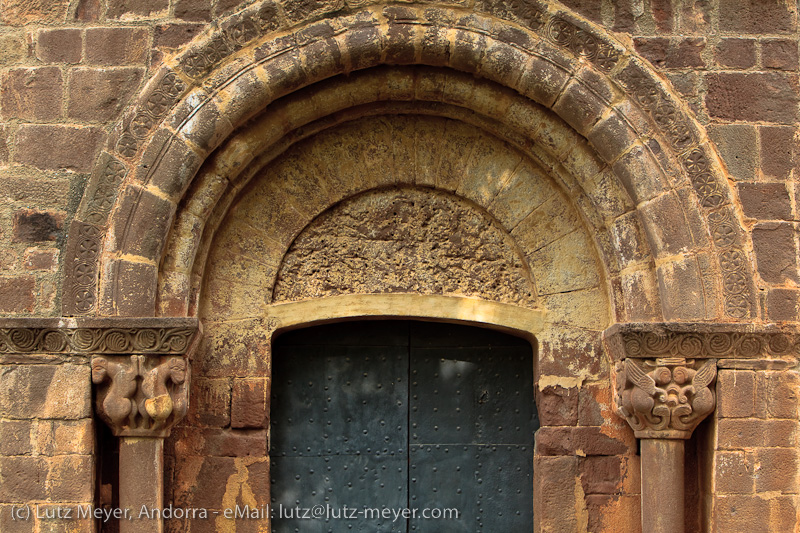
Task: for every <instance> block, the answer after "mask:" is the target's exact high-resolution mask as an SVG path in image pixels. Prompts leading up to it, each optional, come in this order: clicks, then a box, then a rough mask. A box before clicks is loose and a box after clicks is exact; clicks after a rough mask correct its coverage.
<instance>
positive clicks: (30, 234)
mask: <svg viewBox="0 0 800 533" xmlns="http://www.w3.org/2000/svg"><path fill="white" fill-rule="evenodd" d="M63 229H64V213H61V212H52V211H35V210H33V209H22V210H20V211H17V212H16V213H14V238H13V240H14V241H15V242H46V241H55V240H56V239H58V238H59V237H60V236H61V232H62V230H63Z"/></svg>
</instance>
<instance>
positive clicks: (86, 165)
mask: <svg viewBox="0 0 800 533" xmlns="http://www.w3.org/2000/svg"><path fill="white" fill-rule="evenodd" d="M104 139H105V133H104V132H103V131H102V130H101V129H99V128H92V127H74V126H61V125H55V124H53V125H45V124H22V125H21V126H20V127H19V130H18V131H17V152H16V156H15V159H16V161H17V162H18V163H23V164H26V165H32V166H34V167H37V168H41V169H51V170H74V171H76V172H89V171H90V170H91V169H92V165H94V160H95V157H96V154H97V151H98V150H99V149H100V145H101V144H102V142H103V140H104ZM44 146H46V147H47V149H46V150H43V149H42V147H44Z"/></svg>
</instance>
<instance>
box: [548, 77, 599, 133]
mask: <svg viewBox="0 0 800 533" xmlns="http://www.w3.org/2000/svg"><path fill="white" fill-rule="evenodd" d="M608 107H609V104H608V103H607V102H605V101H603V100H602V99H601V98H599V97H597V96H596V95H595V93H594V92H593V91H591V90H589V88H587V87H586V85H584V84H582V83H580V82H578V81H573V82H571V83H569V84H568V85H567V87H566V88H565V89H564V90H563V91H562V93H561V95H560V96H559V97H558V100H556V102H555V104H554V105H553V107H552V109H553V111H554V112H555V113H556V114H558V115H559V116H560V117H561V118H562V119H563V120H564V121H566V122H567V123H568V124H569V125H571V126H572V127H573V128H575V129H576V130H577V131H578V132H579V133H580V134H582V135H586V134H587V133H588V132H589V131H590V130H591V129H592V126H594V124H595V123H596V122H597V121H598V119H599V118H600V117H601V116H603V113H605V111H606V109H607V108H608Z"/></svg>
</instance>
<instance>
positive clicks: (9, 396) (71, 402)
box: [0, 364, 91, 420]
mask: <svg viewBox="0 0 800 533" xmlns="http://www.w3.org/2000/svg"><path fill="white" fill-rule="evenodd" d="M89 374H90V370H89V367H88V366H87V365H74V364H60V365H14V366H0V416H2V417H7V418H18V419H30V418H63V419H68V420H70V419H72V420H74V419H79V418H87V417H89V416H91V408H90V403H91V389H90V384H91V379H90V377H89Z"/></svg>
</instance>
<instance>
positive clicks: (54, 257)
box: [22, 248, 59, 271]
mask: <svg viewBox="0 0 800 533" xmlns="http://www.w3.org/2000/svg"><path fill="white" fill-rule="evenodd" d="M58 252H59V250H58V249H57V248H45V249H40V248H28V249H27V250H25V254H24V255H23V259H22V266H23V267H24V268H25V270H49V271H55V270H57V269H58Z"/></svg>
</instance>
